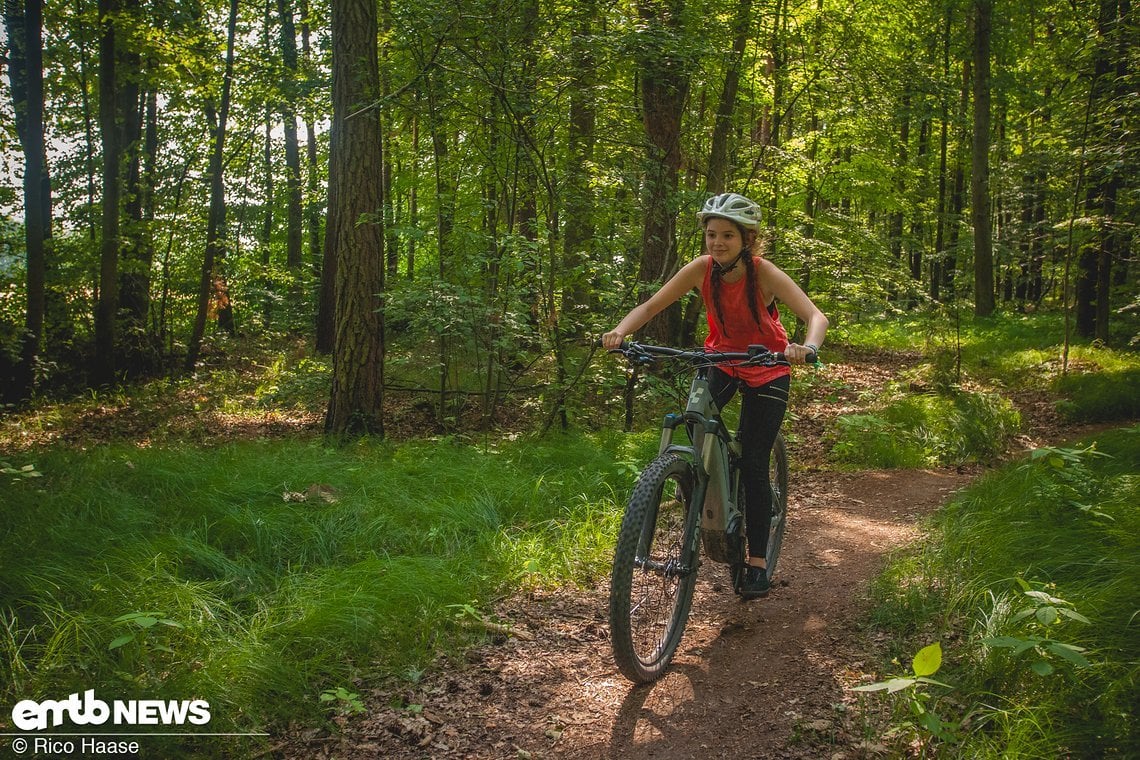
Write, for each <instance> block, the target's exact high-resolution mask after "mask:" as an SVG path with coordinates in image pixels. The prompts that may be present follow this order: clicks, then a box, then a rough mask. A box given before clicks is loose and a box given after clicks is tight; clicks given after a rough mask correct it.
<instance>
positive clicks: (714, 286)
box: [710, 217, 761, 337]
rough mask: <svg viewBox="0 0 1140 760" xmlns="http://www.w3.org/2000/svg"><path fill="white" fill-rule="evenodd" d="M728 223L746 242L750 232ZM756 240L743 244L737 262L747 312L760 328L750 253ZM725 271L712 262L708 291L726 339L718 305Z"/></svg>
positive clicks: (721, 312) (756, 278)
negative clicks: (745, 290) (741, 268)
mask: <svg viewBox="0 0 1140 760" xmlns="http://www.w3.org/2000/svg"><path fill="white" fill-rule="evenodd" d="M721 218H724V217H721ZM729 221H731V222H732V223H733V224H735V225H736V226H737V228H738V229H739V230H740V239H741V240H747V239H748V232H750V230H747V229H745V228H744V226H743V225H742V224H740V223H739V222H737V221H735V220H731V219H730V220H729ZM757 240H759V237H757V238H756V240H753V243H751V244H745V246H744V247H743V248H741V249H740V259H739V261H740V263H741V264H743V265H744V277H745V280H746V282H747V288H748V310H749V311H750V312H752V319H753V320H754V321H755V322H756V326H757V327H760V326H761V322H760V303H759V299H758V297H757V295H756V294H757V293H758V292H759V291H760V286H759V280H758V275H757V274H756V267H755V266H753V258H754V255H753V253H752V245H753V244H755V243H756V241H757ZM730 269H731V267H730ZM726 271H728V270H725V269H721V268H720V267H719V266H717V264H716V262H715V261H714V262H713V268H712V276H711V277H710V290H711V293H712V302H713V310H714V311H715V312H716V318H717V321H719V322H720V329H721V333H722V334H723V335H725V336H726V337H727V336H728V325H727V324H726V323H725V321H724V312H723V311H722V310H721V305H720V288H721V285H722V284H723V279H724V274H725V272H726Z"/></svg>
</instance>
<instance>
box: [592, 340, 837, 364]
mask: <svg viewBox="0 0 1140 760" xmlns="http://www.w3.org/2000/svg"><path fill="white" fill-rule="evenodd" d="M597 344H598V345H601V341H600V340H599V341H598V342H597ZM610 353H613V354H622V355H623V356H625V358H626V359H628V360H629V361H630V362H632V363H635V364H650V363H652V361H653V360H654V359H655V358H667V359H677V360H680V361H687V362H688V363H689V364H691V365H692V366H694V367H708V366H714V365H717V364H725V363H728V362H734V363H735V366H738V367H748V366H761V367H776V366H781V365H782V366H791V363H790V362H789V361H788V360H787V358H786V357H785V356H784V354H783V353H780V352H778V351H770V350H769V349H768V347H767V346H762V345H759V344H757V345H752V346H749V347H748V351H746V352H736V351H706V350H704V349H703V348H701V349H693V350H684V349H680V348H670V347H668V346H652V345H649V344H647V343H638V342H636V341H626V342H625V343H623V344H622V345H621V347H620V348H613V349H610ZM818 361H819V356H818V355H817V354H816V353H815V352H814V351H813V352H811V353H809V354H808V356H807V358H806V362H807V363H808V364H815V363H817V362H818Z"/></svg>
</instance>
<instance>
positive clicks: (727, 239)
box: [705, 216, 752, 266]
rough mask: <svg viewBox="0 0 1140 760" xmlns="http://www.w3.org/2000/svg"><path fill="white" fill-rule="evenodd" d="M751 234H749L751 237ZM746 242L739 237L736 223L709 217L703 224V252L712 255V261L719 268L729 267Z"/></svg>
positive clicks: (738, 228)
mask: <svg viewBox="0 0 1140 760" xmlns="http://www.w3.org/2000/svg"><path fill="white" fill-rule="evenodd" d="M751 235H752V233H749V236H751ZM747 242H748V241H747V240H745V239H744V238H743V237H741V234H740V227H738V226H737V225H736V222H730V221H729V220H728V219H722V218H720V217H716V216H714V217H711V218H710V219H709V220H708V221H707V222H705V250H707V251H708V252H709V254H711V255H712V257H713V260H714V261H716V263H718V264H720V265H721V266H729V265H730V264H732V263H733V262H734V261H736V257H737V256H739V255H740V251H741V250H742V249H743V248H744V245H745V243H747Z"/></svg>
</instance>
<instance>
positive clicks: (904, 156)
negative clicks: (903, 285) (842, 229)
mask: <svg viewBox="0 0 1140 760" xmlns="http://www.w3.org/2000/svg"><path fill="white" fill-rule="evenodd" d="M909 65H910V64H909V62H908V67H909ZM910 97H911V95H910V84H909V83H907V84H905V85H904V86H903V94H902V121H901V122H900V123H899V141H898V167H897V168H896V170H895V171H896V173H897V174H896V179H895V193H896V202H897V203H898V204H899V208H898V210H897V211H894V212H893V213H891V219H890V230H889V232H888V237H889V239H890V245H891V258H892V259H894V262H895V267H896V268H897V269H902V268H903V267H902V253H903V222H904V215H903V211H902V206H903V205H904V203H905V195H906V171H907V169H908V168H909V167H908V166H907V161H908V160H909V152H910ZM890 297H891V299H892V300H894V299H897V298H898V297H899V293H898V290H897V289H895V288H893V287H892V288H891V291H890Z"/></svg>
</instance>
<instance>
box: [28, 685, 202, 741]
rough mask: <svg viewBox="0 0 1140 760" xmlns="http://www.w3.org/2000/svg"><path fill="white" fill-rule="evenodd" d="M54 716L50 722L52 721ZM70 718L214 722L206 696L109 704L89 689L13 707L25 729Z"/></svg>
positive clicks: (80, 721) (81, 721) (95, 722)
mask: <svg viewBox="0 0 1140 760" xmlns="http://www.w3.org/2000/svg"><path fill="white" fill-rule="evenodd" d="M49 719H50V723H49ZM66 720H70V721H71V722H72V723H73V724H75V725H77V726H102V725H104V724H106V723H108V722H111V723H113V724H114V725H116V726H182V725H185V724H187V723H190V724H192V725H195V726H204V725H206V724H207V723H209V722H210V703H209V702H206V701H205V700H202V699H195V700H181V701H177V702H175V701H169V702H164V701H161V700H157V699H140V700H131V701H122V700H118V699H116V700H115V701H114V702H112V703H111V704H107V703H106V702H104V701H103V700H101V699H96V698H95V690H94V689H88V690H87V691H85V692H83V698H82V699H80V698H79V694H78V692H77V693H75V694H72V695H71V696H69V697H68V698H67V699H61V700H54V699H45V700H44V701H43V702H36V701H35V700H32V699H25V700H23V701H21V702H17V703H16V706H15V707H13V708H12V722H13V723H15V724H16V726H17V727H18V728H19V729H20V730H22V731H42V730H43V729H45V728H49V727H51V728H55V727H56V726H60V725H62V724H63V723H64V722H65V721H66Z"/></svg>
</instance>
